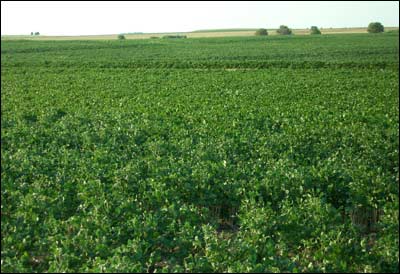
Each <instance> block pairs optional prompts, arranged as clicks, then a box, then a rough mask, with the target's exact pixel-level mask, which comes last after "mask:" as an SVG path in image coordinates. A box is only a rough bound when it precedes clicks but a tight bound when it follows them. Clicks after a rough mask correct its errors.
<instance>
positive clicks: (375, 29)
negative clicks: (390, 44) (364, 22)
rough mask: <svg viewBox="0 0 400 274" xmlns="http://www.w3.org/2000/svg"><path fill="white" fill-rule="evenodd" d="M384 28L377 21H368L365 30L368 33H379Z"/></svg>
mask: <svg viewBox="0 0 400 274" xmlns="http://www.w3.org/2000/svg"><path fill="white" fill-rule="evenodd" d="M384 30H385V29H384V27H383V25H382V24H381V23H379V22H372V23H369V25H368V29H367V31H368V32H369V33H380V32H384Z"/></svg>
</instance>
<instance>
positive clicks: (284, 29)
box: [276, 25, 292, 35]
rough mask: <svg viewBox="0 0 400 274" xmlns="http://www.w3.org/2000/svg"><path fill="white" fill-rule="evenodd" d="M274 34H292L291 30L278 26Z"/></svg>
mask: <svg viewBox="0 0 400 274" xmlns="http://www.w3.org/2000/svg"><path fill="white" fill-rule="evenodd" d="M276 33H278V34H280V35H290V34H292V30H291V29H289V28H288V26H285V25H280V26H279V29H277V30H276Z"/></svg>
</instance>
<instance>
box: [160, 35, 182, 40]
mask: <svg viewBox="0 0 400 274" xmlns="http://www.w3.org/2000/svg"><path fill="white" fill-rule="evenodd" d="M162 38H164V39H171V38H187V36H186V35H164V36H163V37H162Z"/></svg>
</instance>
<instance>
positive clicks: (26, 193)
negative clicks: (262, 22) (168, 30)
mask: <svg viewBox="0 0 400 274" xmlns="http://www.w3.org/2000/svg"><path fill="white" fill-rule="evenodd" d="M398 157H399V34H398V32H397V33H396V32H394V33H383V34H331V35H318V36H309V35H307V36H306V35H304V36H296V35H294V36H278V35H277V36H268V37H255V36H254V37H250V36H249V37H221V38H189V39H142V40H122V41H118V40H98V41H96V40H92V41H84V40H74V41H39V40H38V41H34V40H2V41H1V271H2V272H153V273H159V272H398V271H399V234H398V233H399V195H398V193H399V160H398Z"/></svg>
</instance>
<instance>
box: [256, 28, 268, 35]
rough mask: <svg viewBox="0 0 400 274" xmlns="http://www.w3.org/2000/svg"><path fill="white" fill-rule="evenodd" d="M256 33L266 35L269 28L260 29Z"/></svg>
mask: <svg viewBox="0 0 400 274" xmlns="http://www.w3.org/2000/svg"><path fill="white" fill-rule="evenodd" d="M255 35H260V36H262V35H263V36H265V35H268V31H267V29H258V30H257V31H256V33H255Z"/></svg>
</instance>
